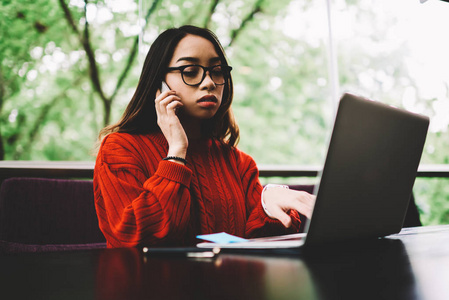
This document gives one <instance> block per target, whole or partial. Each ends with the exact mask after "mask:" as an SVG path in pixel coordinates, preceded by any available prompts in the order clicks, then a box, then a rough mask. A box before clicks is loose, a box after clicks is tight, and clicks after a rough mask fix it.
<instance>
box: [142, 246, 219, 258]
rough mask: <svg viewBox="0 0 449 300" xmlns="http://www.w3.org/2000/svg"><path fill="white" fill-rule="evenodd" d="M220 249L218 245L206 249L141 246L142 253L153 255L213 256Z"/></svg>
mask: <svg viewBox="0 0 449 300" xmlns="http://www.w3.org/2000/svg"><path fill="white" fill-rule="evenodd" d="M220 251H221V249H220V248H218V247H217V248H213V249H211V250H207V251H205V250H204V249H200V248H177V247H173V248H149V247H143V248H142V252H143V253H144V254H146V255H149V256H155V257H156V256H158V257H187V258H214V257H215V256H217V255H218V254H219V253H220Z"/></svg>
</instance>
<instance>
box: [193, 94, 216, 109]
mask: <svg viewBox="0 0 449 300" xmlns="http://www.w3.org/2000/svg"><path fill="white" fill-rule="evenodd" d="M197 103H198V105H199V106H201V107H213V106H215V105H217V103H218V100H217V98H216V97H215V96H213V95H206V96H203V97H201V98H200V99H199V100H198V101H197Z"/></svg>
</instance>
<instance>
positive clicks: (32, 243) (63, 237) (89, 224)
mask: <svg viewBox="0 0 449 300" xmlns="http://www.w3.org/2000/svg"><path fill="white" fill-rule="evenodd" d="M105 246H106V243H105V238H104V236H103V234H102V233H101V231H100V229H99V227H98V219H97V215H96V212H95V206H94V196H93V185H92V181H91V180H90V181H83V180H65V179H46V178H9V179H6V180H5V181H4V182H3V183H2V185H1V188H0V251H3V252H41V251H57V250H77V249H91V248H103V247H105Z"/></svg>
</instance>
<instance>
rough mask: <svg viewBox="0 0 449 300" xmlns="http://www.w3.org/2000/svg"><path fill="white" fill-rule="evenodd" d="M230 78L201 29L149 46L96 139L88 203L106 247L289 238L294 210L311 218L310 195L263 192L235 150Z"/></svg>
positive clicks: (180, 31)
mask: <svg viewBox="0 0 449 300" xmlns="http://www.w3.org/2000/svg"><path fill="white" fill-rule="evenodd" d="M231 70H232V68H231V67H230V66H229V65H228V63H227V60H226V57H225V54H224V51H223V48H222V47H221V45H220V43H219V41H218V39H217V38H216V36H215V35H214V34H213V33H212V32H210V31H209V30H207V29H202V28H198V27H194V26H183V27H180V28H176V29H169V30H167V31H165V32H163V33H162V34H161V35H160V36H159V37H158V38H157V39H156V40H155V42H154V43H153V45H152V46H151V48H150V51H149V52H148V55H147V57H146V60H145V63H144V66H143V70H142V74H141V77H140V80H139V83H138V86H137V89H136V92H135V94H134V96H133V98H132V99H131V101H130V103H129V104H128V107H127V108H126V110H125V112H124V114H123V116H122V118H121V120H120V121H119V122H118V123H116V124H114V125H111V126H108V127H106V128H104V129H103V130H102V131H101V133H100V139H102V141H101V146H100V149H99V152H98V155H97V161H96V165H95V173H94V190H95V205H96V209H97V214H98V219H99V224H100V228H101V230H102V231H103V233H104V235H105V237H106V240H107V243H108V247H127V246H136V245H154V246H158V245H159V246H162V245H164V246H186V245H194V244H195V243H197V242H198V241H197V240H196V238H195V236H196V235H198V234H207V233H216V232H223V231H224V232H227V233H230V234H233V235H237V236H241V237H256V236H268V235H277V234H282V233H291V232H297V231H298V229H299V226H300V219H299V214H298V212H299V213H301V214H303V215H305V216H307V217H310V214H311V210H312V207H313V204H314V197H313V196H312V195H310V194H307V193H305V192H297V191H292V190H288V189H286V188H284V187H281V186H275V187H270V188H268V189H267V188H266V189H265V190H264V191H263V188H262V186H261V184H260V182H259V178H258V170H257V167H256V164H255V162H254V160H253V159H252V158H251V157H250V156H248V155H247V154H245V153H243V152H241V151H239V150H238V149H237V148H236V143H237V141H238V139H239V131H238V127H237V124H236V123H235V121H234V117H233V114H232V111H231V103H232V98H233V84H232V78H231ZM262 191H263V192H262ZM262 195H263V196H262Z"/></svg>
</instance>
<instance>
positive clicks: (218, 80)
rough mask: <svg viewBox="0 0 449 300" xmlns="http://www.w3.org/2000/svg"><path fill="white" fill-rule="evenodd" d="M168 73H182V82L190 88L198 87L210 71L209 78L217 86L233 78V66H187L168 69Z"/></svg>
mask: <svg viewBox="0 0 449 300" xmlns="http://www.w3.org/2000/svg"><path fill="white" fill-rule="evenodd" d="M167 70H168V71H180V72H181V77H182V81H184V83H185V84H187V85H190V86H197V85H200V84H201V82H203V80H204V78H206V74H207V72H208V71H209V76H210V78H211V79H212V81H213V82H214V83H215V84H216V85H223V84H225V83H226V82H227V81H228V79H229V77H230V76H231V70H232V67H231V66H227V65H215V66H211V67H203V66H201V65H185V66H180V67H168V68H167Z"/></svg>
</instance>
